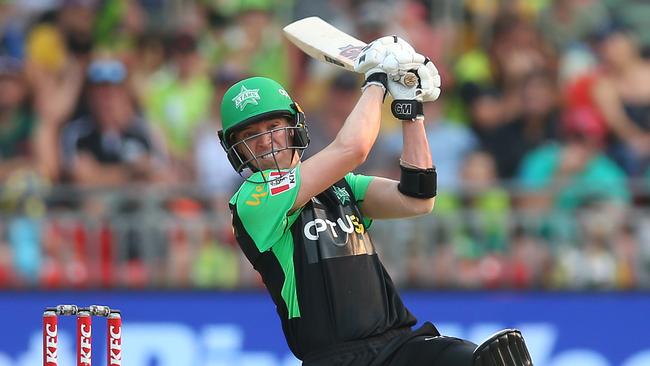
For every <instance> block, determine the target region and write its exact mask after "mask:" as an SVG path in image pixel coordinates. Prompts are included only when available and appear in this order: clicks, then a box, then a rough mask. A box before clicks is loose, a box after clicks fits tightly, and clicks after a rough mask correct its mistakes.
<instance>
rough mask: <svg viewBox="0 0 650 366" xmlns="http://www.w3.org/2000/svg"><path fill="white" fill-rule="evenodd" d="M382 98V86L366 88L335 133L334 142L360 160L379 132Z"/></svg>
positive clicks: (366, 153) (364, 156) (363, 157)
mask: <svg viewBox="0 0 650 366" xmlns="http://www.w3.org/2000/svg"><path fill="white" fill-rule="evenodd" d="M383 98H384V91H383V89H382V88H380V87H378V86H374V85H371V86H369V87H368V88H366V90H365V91H364V92H363V94H362V95H361V97H360V98H359V101H358V102H357V104H356V105H355V106H354V108H353V109H352V112H350V115H349V116H348V118H347V119H346V120H345V123H344V124H343V127H341V130H340V131H339V133H338V134H337V135H336V139H335V140H334V143H336V144H338V145H339V146H341V147H343V148H344V149H346V150H349V151H350V153H351V154H353V155H354V156H357V157H359V158H360V159H361V160H362V161H363V160H365V158H366V156H367V155H368V153H369V152H370V149H371V148H372V145H373V144H374V143H375V140H376V139H377V135H378V134H379V126H380V122H381V105H382V102H383Z"/></svg>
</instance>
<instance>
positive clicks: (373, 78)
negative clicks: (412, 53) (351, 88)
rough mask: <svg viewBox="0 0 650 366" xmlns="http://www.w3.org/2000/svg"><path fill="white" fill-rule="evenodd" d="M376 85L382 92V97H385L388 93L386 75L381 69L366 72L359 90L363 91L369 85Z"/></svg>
mask: <svg viewBox="0 0 650 366" xmlns="http://www.w3.org/2000/svg"><path fill="white" fill-rule="evenodd" d="M373 85H374V86H378V87H380V88H381V89H382V90H383V92H384V99H386V94H387V93H388V75H387V74H386V73H385V72H382V71H376V72H372V73H370V72H369V73H367V74H366V80H365V81H364V83H363V86H361V92H364V91H365V90H366V89H367V88H369V87H370V86H373Z"/></svg>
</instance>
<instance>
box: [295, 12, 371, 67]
mask: <svg viewBox="0 0 650 366" xmlns="http://www.w3.org/2000/svg"><path fill="white" fill-rule="evenodd" d="M283 30H284V34H285V36H286V37H287V38H288V39H289V41H291V43H293V44H295V45H296V46H297V47H298V48H300V49H301V50H302V51H303V52H305V53H306V54H308V55H309V56H311V57H313V58H315V59H317V60H319V61H323V62H327V63H330V64H332V65H334V66H338V67H341V68H344V69H346V70H349V71H354V60H356V58H357V57H358V56H359V53H360V52H361V50H362V49H363V47H365V46H366V43H365V42H363V41H360V40H358V39H356V38H354V37H352V36H351V35H349V34H347V33H345V32H343V31H341V30H339V29H338V28H336V27H334V26H333V25H331V24H329V23H327V22H326V21H324V20H323V19H321V18H319V17H309V18H304V19H300V20H297V21H295V22H293V23H291V24H289V25H287V26H286V27H284V29H283Z"/></svg>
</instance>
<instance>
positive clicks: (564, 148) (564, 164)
mask: <svg viewBox="0 0 650 366" xmlns="http://www.w3.org/2000/svg"><path fill="white" fill-rule="evenodd" d="M596 121H597V120H596V118H595V116H594V115H593V114H592V112H590V111H587V110H580V109H578V110H574V111H568V112H567V114H566V115H565V118H564V132H565V139H564V140H565V141H564V143H562V144H557V143H549V144H546V145H543V146H541V147H539V148H537V149H535V150H533V151H531V152H530V153H528V154H527V156H525V157H524V161H523V163H522V166H521V170H520V173H519V183H520V184H521V187H522V188H523V189H524V195H523V200H522V201H523V204H524V207H526V208H538V209H540V208H541V209H559V210H568V211H571V210H575V209H577V208H580V207H581V206H585V205H587V204H590V203H594V202H608V203H613V204H620V205H625V204H626V203H628V202H629V200H630V192H629V190H628V187H627V183H628V182H627V177H626V176H625V173H624V172H623V171H622V170H621V169H620V168H619V167H618V166H617V165H616V163H614V162H613V161H612V160H610V159H609V158H608V157H606V156H605V155H604V154H603V153H602V150H601V147H602V144H603V142H604V139H605V133H606V131H605V130H604V129H603V128H602V125H601V124H599V123H597V122H596Z"/></svg>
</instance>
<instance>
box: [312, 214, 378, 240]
mask: <svg viewBox="0 0 650 366" xmlns="http://www.w3.org/2000/svg"><path fill="white" fill-rule="evenodd" d="M337 228H340V229H341V230H342V231H343V232H345V233H347V234H352V233H353V232H357V233H358V234H363V233H365V232H366V228H365V226H363V223H361V222H360V220H359V218H358V217H356V216H355V215H345V220H344V219H343V218H341V217H339V218H338V219H336V221H331V220H328V219H314V220H311V221H309V222H307V223H306V224H305V226H304V228H303V230H302V231H303V233H304V234H305V237H306V238H307V239H309V240H318V238H319V237H320V233H322V232H324V231H326V230H329V231H330V233H331V234H332V237H334V238H338V237H339V235H338V233H337V232H336V231H337Z"/></svg>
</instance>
